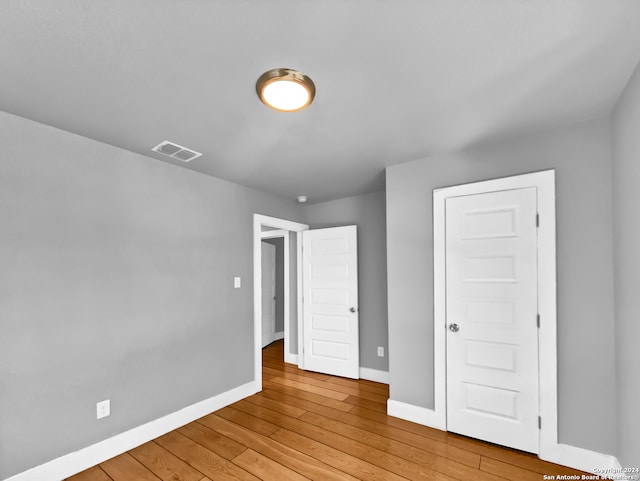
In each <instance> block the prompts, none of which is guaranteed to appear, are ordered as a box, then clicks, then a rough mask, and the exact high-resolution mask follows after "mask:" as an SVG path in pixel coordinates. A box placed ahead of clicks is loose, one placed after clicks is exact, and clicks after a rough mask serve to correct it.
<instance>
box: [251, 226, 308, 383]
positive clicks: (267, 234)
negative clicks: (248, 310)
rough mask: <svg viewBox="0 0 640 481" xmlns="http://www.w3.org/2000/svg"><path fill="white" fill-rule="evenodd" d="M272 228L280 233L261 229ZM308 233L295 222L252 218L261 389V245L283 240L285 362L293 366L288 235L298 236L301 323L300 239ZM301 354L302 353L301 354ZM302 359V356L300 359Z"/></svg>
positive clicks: (256, 376)
mask: <svg viewBox="0 0 640 481" xmlns="http://www.w3.org/2000/svg"><path fill="white" fill-rule="evenodd" d="M263 226H267V227H273V228H275V229H277V230H271V231H264V232H263V231H262V227H263ZM307 229H309V226H308V225H306V224H300V223H298V222H292V221H289V220H285V219H278V218H277V217H270V216H266V215H261V214H253V323H254V360H253V361H254V364H253V368H254V382H255V383H256V384H257V385H258V386H262V286H261V282H262V276H261V272H262V250H261V249H260V242H261V241H262V239H268V238H274V237H284V297H285V302H284V345H285V350H284V358H285V362H290V361H291V359H292V358H293V356H295V358H296V361H297V360H298V356H297V355H295V354H293V353H291V352H289V346H290V345H291V342H290V340H289V337H290V332H289V331H290V324H291V312H290V310H291V303H290V302H289V300H290V299H289V291H290V282H291V280H290V276H289V270H290V269H289V266H290V258H291V257H290V256H291V252H290V250H291V249H290V246H289V235H288V234H289V232H297V233H298V235H297V241H298V242H297V244H298V245H297V249H296V256H298V264H297V266H298V268H297V278H298V281H297V283H296V284H297V298H298V320H299V319H300V312H301V309H302V286H301V282H300V279H301V275H302V270H301V269H302V266H301V265H300V264H301V263H300V256H301V254H302V246H301V245H300V242H301V235H300V233H301V232H302V231H304V230H307ZM299 352H300V351H299ZM300 357H301V356H300Z"/></svg>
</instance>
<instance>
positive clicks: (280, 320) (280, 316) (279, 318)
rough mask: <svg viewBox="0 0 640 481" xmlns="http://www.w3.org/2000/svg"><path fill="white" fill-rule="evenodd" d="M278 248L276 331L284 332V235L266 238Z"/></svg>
mask: <svg viewBox="0 0 640 481" xmlns="http://www.w3.org/2000/svg"><path fill="white" fill-rule="evenodd" d="M262 242H266V243H267V244H271V245H273V246H275V248H276V325H275V327H276V332H284V237H276V238H275V239H264V240H263V241H262Z"/></svg>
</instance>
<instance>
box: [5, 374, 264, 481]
mask: <svg viewBox="0 0 640 481" xmlns="http://www.w3.org/2000/svg"><path fill="white" fill-rule="evenodd" d="M258 391H259V389H258V387H257V386H256V383H255V381H251V382H249V383H247V384H244V385H242V386H239V387H237V388H234V389H231V390H230V391H226V392H223V393H222V394H218V395H217V396H213V397H211V398H209V399H205V400H204V401H200V402H198V403H195V404H192V405H191V406H187V407H186V408H184V409H180V410H179V411H176V412H174V413H171V414H168V415H166V416H163V417H161V418H159V419H156V420H154V421H150V422H148V423H146V424H143V425H142V426H138V427H136V428H133V429H130V430H129V431H125V432H124V433H121V434H117V435H116V436H113V437H111V438H109V439H105V440H104V441H100V442H98V443H96V444H92V445H91V446H88V447H86V448H83V449H81V450H79V451H75V452H73V453H69V454H65V455H64V456H61V457H59V458H56V459H54V460H52V461H49V462H47V463H44V464H41V465H40V466H37V467H35V468H32V469H29V470H27V471H24V472H22V473H18V474H16V475H14V476H12V477H10V478H7V479H5V481H60V480H61V479H64V478H67V477H69V476H72V475H74V474H77V473H79V472H81V471H84V470H85V469H88V468H90V467H92V466H95V465H96V464H99V463H101V462H103V461H106V460H107V459H110V458H113V457H114V456H118V455H119V454H122V453H124V452H126V451H129V450H130V449H133V448H135V447H136V446H140V445H141V444H144V443H146V442H148V441H151V440H152V439H155V438H157V437H158V436H162V435H163V434H166V433H168V432H170V431H173V430H174V429H177V428H179V427H181V426H184V425H185V424H188V423H190V422H192V421H195V420H196V419H198V418H201V417H202V416H205V415H207V414H209V413H211V412H213V411H217V410H218V409H221V408H223V407H225V406H228V405H229V404H233V403H234V402H236V401H239V400H240V399H244V398H246V397H248V396H251V395H252V394H255V393H256V392H258Z"/></svg>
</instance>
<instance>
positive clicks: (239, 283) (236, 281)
mask: <svg viewBox="0 0 640 481" xmlns="http://www.w3.org/2000/svg"><path fill="white" fill-rule="evenodd" d="M233 287H234V288H235V289H240V288H241V287H242V279H240V278H239V277H234V278H233Z"/></svg>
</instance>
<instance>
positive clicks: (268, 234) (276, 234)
mask: <svg viewBox="0 0 640 481" xmlns="http://www.w3.org/2000/svg"><path fill="white" fill-rule="evenodd" d="M278 238H282V239H283V244H284V246H283V251H284V255H283V257H284V259H283V264H284V265H283V269H284V276H283V279H282V284H283V291H284V300H283V307H284V309H283V313H282V317H283V321H282V322H283V323H284V324H285V325H286V322H285V319H288V318H289V316H290V305H289V303H290V300H289V291H288V289H289V272H288V271H287V269H289V255H288V253H289V252H288V249H289V232H287V231H283V230H268V231H264V232H261V233H260V242H262V241H263V240H265V239H278ZM265 244H268V243H266V242H265ZM269 245H271V246H272V247H273V248H274V249H275V255H274V266H273V267H274V269H277V265H278V255H277V253H278V249H277V247H276V246H275V245H273V244H269ZM260 256H261V257H260V262H261V264H260V296H261V298H260V301H262V289H263V288H264V286H263V285H262V245H260ZM276 277H277V276H276ZM273 283H274V284H273V288H274V290H276V291H277V289H278V286H277V285H276V284H277V279H274V280H273ZM273 302H274V303H275V299H274V300H273ZM274 307H275V306H274ZM262 323H263V324H264V317H263V318H262ZM262 327H263V329H264V326H262ZM276 334H277V331H276V309H275V308H274V310H273V332H272V333H271V341H270V342H269V344H270V343H272V342H274V341H277V340H278V339H281V338H279V337H278V336H276ZM263 335H264V333H263Z"/></svg>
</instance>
